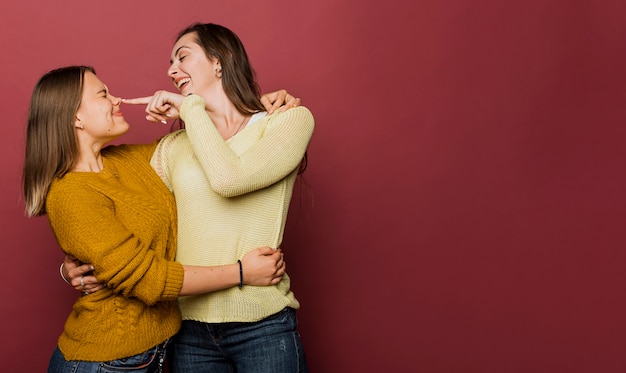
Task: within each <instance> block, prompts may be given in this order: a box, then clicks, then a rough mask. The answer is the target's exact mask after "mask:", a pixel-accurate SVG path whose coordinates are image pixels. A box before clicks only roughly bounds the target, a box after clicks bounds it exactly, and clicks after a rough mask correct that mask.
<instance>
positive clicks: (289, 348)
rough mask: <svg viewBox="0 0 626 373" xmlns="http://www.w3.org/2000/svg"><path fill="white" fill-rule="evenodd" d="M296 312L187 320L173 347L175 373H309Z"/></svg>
mask: <svg viewBox="0 0 626 373" xmlns="http://www.w3.org/2000/svg"><path fill="white" fill-rule="evenodd" d="M297 324H298V321H297V319H296V311H295V310H294V309H292V308H285V309H283V310H282V311H280V312H277V313H275V314H274V315H272V316H269V317H267V318H265V319H263V320H261V321H257V322H250V323H247V322H246V323H244V322H231V323H216V324H207V323H203V322H198V321H191V320H184V321H183V325H182V327H181V329H180V331H179V332H178V334H176V335H175V336H174V337H173V338H172V344H171V345H170V347H169V367H170V370H171V371H172V373H190V372H193V373H200V372H211V373H234V372H240V373H261V372H263V373H296V372H308V371H309V370H308V367H307V363H306V357H305V356H304V349H303V348H302V341H301V340H300V334H299V333H298V331H297V330H296V325H297Z"/></svg>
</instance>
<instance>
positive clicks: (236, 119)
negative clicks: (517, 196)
mask: <svg viewBox="0 0 626 373" xmlns="http://www.w3.org/2000/svg"><path fill="white" fill-rule="evenodd" d="M203 98H204V102H206V107H205V108H206V112H207V114H208V115H209V118H211V121H212V122H213V124H214V125H215V128H217V130H218V131H219V133H220V134H221V135H222V137H223V138H224V139H228V138H230V137H232V136H234V135H235V134H237V133H238V132H239V131H241V129H243V128H244V127H245V124H246V122H247V121H248V118H249V117H250V116H249V115H247V114H241V113H240V112H239V111H238V110H237V108H235V105H233V103H232V102H231V101H230V100H229V99H228V97H226V94H225V93H224V92H223V91H221V92H220V93H219V94H216V95H206V96H204V97H203Z"/></svg>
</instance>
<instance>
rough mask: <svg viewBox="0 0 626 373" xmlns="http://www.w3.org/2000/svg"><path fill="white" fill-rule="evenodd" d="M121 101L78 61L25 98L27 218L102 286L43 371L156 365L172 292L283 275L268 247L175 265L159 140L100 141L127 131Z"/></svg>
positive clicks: (169, 331)
mask: <svg viewBox="0 0 626 373" xmlns="http://www.w3.org/2000/svg"><path fill="white" fill-rule="evenodd" d="M120 103H121V99H119V98H117V97H115V96H112V95H111V94H110V92H109V91H108V88H107V87H106V86H105V85H104V84H103V83H102V82H101V81H100V80H99V79H98V77H97V76H96V75H95V72H94V70H93V69H92V68H90V67H84V66H73V67H66V68H61V69H57V70H53V71H51V72H49V73H47V74H45V75H44V76H43V77H42V78H41V79H40V80H39V82H38V83H37V85H36V87H35V89H34V92H33V95H32V98H31V104H30V110H29V118H28V127H27V136H26V157H25V162H24V175H23V187H24V195H25V201H26V208H27V214H28V215H29V216H39V215H43V214H47V215H48V219H49V222H50V224H51V227H52V229H53V231H54V234H55V237H56V239H57V241H58V243H59V245H60V246H61V248H62V249H63V250H64V251H65V252H66V253H68V254H71V255H73V256H74V257H76V258H77V259H79V260H81V261H83V262H87V263H92V264H93V266H94V268H95V275H96V276H97V278H98V279H100V280H101V281H103V282H104V284H105V285H106V286H105V287H104V289H102V290H100V291H97V292H95V293H90V294H89V293H88V294H83V295H82V296H81V297H80V298H79V299H78V300H77V301H76V303H75V304H74V307H73V310H72V312H71V314H70V316H69V317H68V319H67V321H66V324H65V328H64V330H63V333H62V334H61V336H60V338H59V341H58V347H57V348H56V349H55V351H54V353H53V356H52V358H51V361H50V365H49V368H48V371H49V372H67V371H75V372H96V371H103V370H102V369H104V370H106V369H113V370H115V369H125V371H135V372H157V371H160V370H161V367H162V363H163V360H164V357H165V345H166V344H167V342H168V340H169V338H170V337H172V336H173V335H174V334H175V333H176V332H177V331H178V330H179V327H180V322H181V315H180V312H179V308H178V305H177V301H176V300H177V297H178V296H179V295H196V294H202V293H207V292H212V291H217V290H222V289H228V288H231V287H235V286H237V285H239V286H241V285H242V283H245V284H247V285H255V286H260V287H262V286H266V285H273V284H276V283H278V282H279V281H280V280H281V277H282V274H283V272H284V262H283V261H282V254H281V253H280V251H278V250H275V249H273V248H270V247H261V248H259V249H255V250H252V251H251V252H250V253H246V255H242V256H241V257H239V258H233V260H232V261H231V262H230V263H223V264H222V265H218V266H210V267H209V266H194V265H182V264H180V263H178V262H175V261H174V258H175V253H176V241H177V226H176V202H175V200H174V197H173V195H172V193H171V192H170V190H169V189H168V188H167V187H166V186H165V185H164V184H163V182H162V181H161V179H160V178H159V176H158V175H157V174H156V173H155V172H154V170H153V169H152V167H151V165H150V159H151V157H152V155H153V153H154V151H155V148H156V146H157V143H154V144H152V145H121V146H107V147H105V146H106V145H107V144H108V143H110V142H111V141H113V140H115V139H117V138H118V137H119V136H121V135H123V134H124V133H125V132H126V131H127V130H128V128H129V125H128V123H127V122H126V120H125V119H124V116H123V115H122V112H121V111H120ZM266 246H269V245H266ZM237 259H240V263H239V264H238V263H236V261H237ZM241 263H243V268H245V269H246V271H245V273H244V275H243V276H242V271H241V268H242V264H241ZM107 367H108V368H107Z"/></svg>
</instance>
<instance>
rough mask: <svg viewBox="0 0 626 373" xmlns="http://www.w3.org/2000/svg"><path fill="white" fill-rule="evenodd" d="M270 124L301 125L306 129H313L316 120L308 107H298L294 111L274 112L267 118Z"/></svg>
mask: <svg viewBox="0 0 626 373" xmlns="http://www.w3.org/2000/svg"><path fill="white" fill-rule="evenodd" d="M266 118H267V121H268V123H273V122H280V123H284V122H286V123H289V124H290V125H294V124H295V125H300V126H305V127H311V128H312V127H313V126H314V125H315V120H314V119H313V113H311V111H310V110H309V109H308V108H307V107H306V106H298V107H295V108H292V109H288V110H285V111H283V112H278V111H277V112H274V113H273V114H272V115H268V116H267V117H266Z"/></svg>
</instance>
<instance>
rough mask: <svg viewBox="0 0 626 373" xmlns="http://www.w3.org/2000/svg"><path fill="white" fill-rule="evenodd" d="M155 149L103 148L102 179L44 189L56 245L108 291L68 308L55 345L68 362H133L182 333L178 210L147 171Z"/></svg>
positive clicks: (85, 177)
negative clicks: (90, 267)
mask: <svg viewBox="0 0 626 373" xmlns="http://www.w3.org/2000/svg"><path fill="white" fill-rule="evenodd" d="M154 148H155V145H137V146H113V147H108V148H106V149H104V150H103V151H102V157H103V164H104V169H103V170H102V171H101V172H98V173H96V172H70V173H68V174H66V175H65V176H64V177H62V178H60V179H56V180H55V181H54V182H53V183H52V186H51V187H50V191H49V192H48V196H47V200H46V210H47V214H48V219H49V221H50V224H51V226H52V229H53V231H54V234H55V236H56V238H57V241H58V242H59V245H60V246H61V248H62V249H63V250H64V251H65V252H67V253H69V254H72V255H74V256H75V257H76V258H78V259H80V260H81V261H83V262H85V263H92V264H93V266H94V267H95V269H96V270H95V274H96V277H97V278H98V279H99V280H100V281H102V282H104V283H106V285H107V288H105V289H104V290H100V291H98V292H95V293H93V294H90V295H86V296H81V297H80V298H78V300H77V301H76V303H75V304H74V307H73V309H72V312H71V314H70V316H69V317H68V319H67V321H66V323H65V328H64V330H63V333H62V334H61V336H60V338H59V342H58V344H59V349H60V350H61V352H62V353H63V355H64V356H65V358H66V359H68V360H86V361H108V360H115V359H121V358H124V357H128V356H132V355H136V354H138V353H141V352H144V351H146V350H148V349H149V348H151V347H153V346H156V345H157V344H159V343H161V342H163V341H164V340H166V339H167V338H169V337H171V336H172V335H174V334H175V333H176V332H177V331H178V329H179V327H180V320H181V318H180V312H179V310H178V307H177V302H176V298H177V296H178V293H179V292H180V289H181V287H182V283H183V276H184V274H183V268H182V265H180V264H179V263H176V262H172V260H173V259H174V256H175V251H176V247H175V244H176V206H175V202H174V199H173V196H172V193H171V192H170V191H169V190H168V189H167V188H166V187H165V185H163V183H162V182H161V180H160V179H159V177H158V176H157V175H156V174H155V173H154V170H153V169H152V167H151V166H150V163H149V160H150V157H151V155H152V152H153V151H154Z"/></svg>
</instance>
